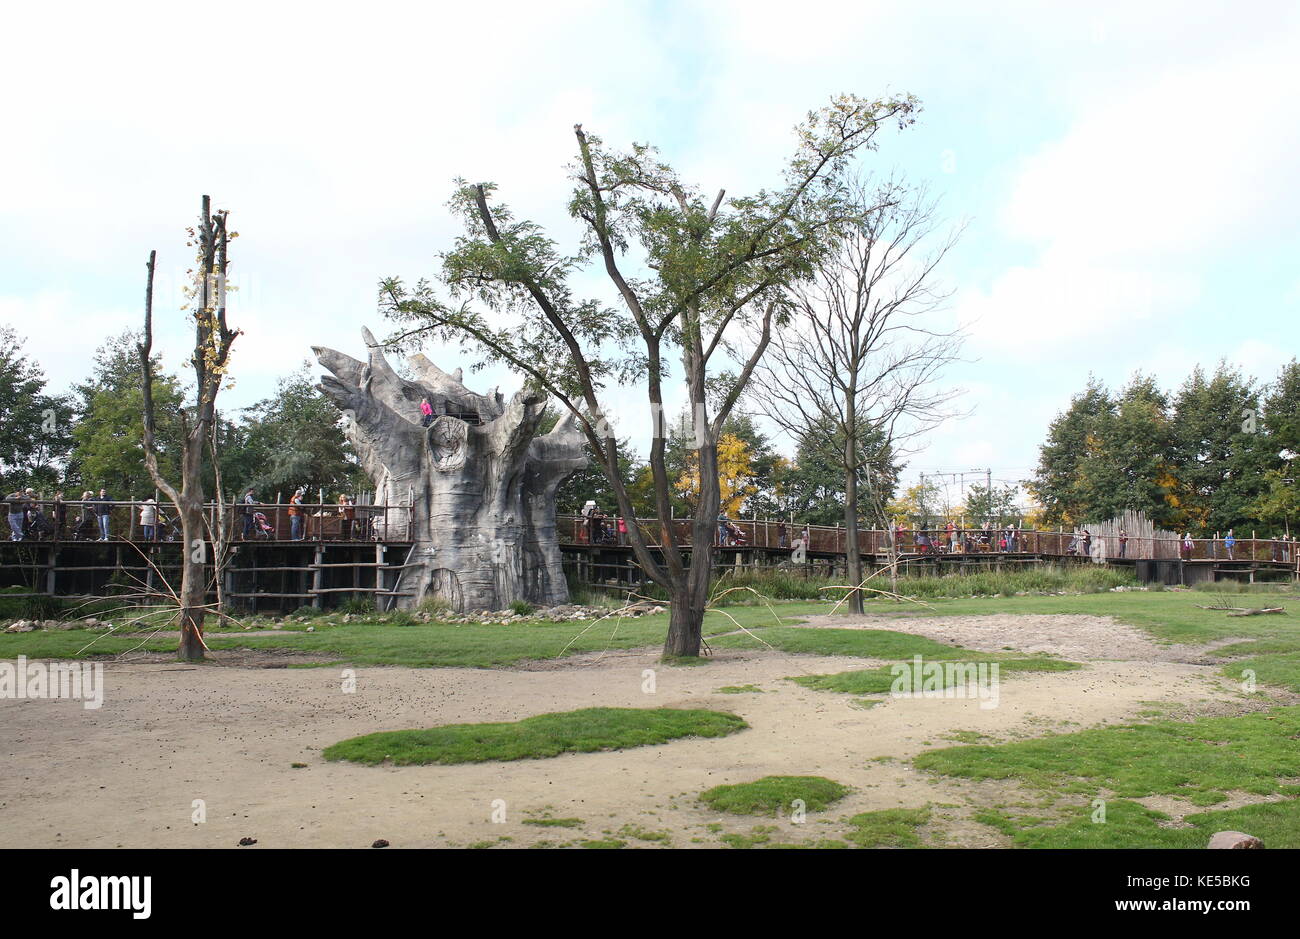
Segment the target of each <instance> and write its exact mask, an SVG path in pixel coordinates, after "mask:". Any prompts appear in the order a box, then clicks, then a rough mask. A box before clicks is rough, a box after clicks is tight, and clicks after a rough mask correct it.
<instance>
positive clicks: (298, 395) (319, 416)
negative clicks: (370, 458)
mask: <svg viewBox="0 0 1300 939" xmlns="http://www.w3.org/2000/svg"><path fill="white" fill-rule="evenodd" d="M342 419H343V418H342V415H341V414H340V413H339V411H338V409H337V408H335V407H334V405H333V404H331V403H330V401H329V400H328V399H327V398H326V397H325V395H324V394H322V393H321V392H320V391H319V390H318V389H317V388H316V385H315V381H314V379H313V374H312V371H311V366H310V364H309V363H307V362H303V363H302V365H301V367H300V368H299V369H298V370H297V371H296V372H294V373H293V374H291V375H288V376H286V377H284V378H282V379H280V381H279V382H278V384H277V385H276V390H275V394H274V395H272V396H271V397H270V398H267V399H265V400H263V401H259V402H258V403H257V404H255V405H253V406H252V407H250V408H247V409H246V410H245V411H244V424H243V426H242V427H241V432H242V434H243V441H242V444H241V446H239V447H238V448H237V450H235V451H234V452H230V453H228V454H227V455H226V460H227V465H225V466H223V474H224V476H225V479H226V483H227V486H228V487H229V488H232V489H233V488H234V487H235V486H236V484H237V483H238V486H239V488H240V491H241V493H242V490H243V489H245V488H247V487H249V486H251V487H253V488H254V489H256V490H257V491H258V493H259V494H261V500H262V501H270V500H271V499H273V498H274V496H275V493H277V492H280V493H283V494H284V498H285V499H288V498H289V495H290V494H291V493H292V492H293V491H294V490H295V489H297V488H298V487H299V486H307V487H308V489H309V491H316V490H319V489H324V490H325V492H326V498H327V499H330V500H331V501H332V500H333V499H335V498H337V494H338V493H340V492H348V493H351V492H356V491H357V490H358V489H368V488H369V487H370V483H369V481H368V480H367V479H366V477H365V474H364V473H363V472H362V471H361V468H360V467H359V466H358V464H357V461H356V455H355V454H354V453H353V452H352V447H351V445H350V444H349V443H348V441H347V439H346V437H345V436H344V433H343V425H342ZM239 481H242V482H239Z"/></svg>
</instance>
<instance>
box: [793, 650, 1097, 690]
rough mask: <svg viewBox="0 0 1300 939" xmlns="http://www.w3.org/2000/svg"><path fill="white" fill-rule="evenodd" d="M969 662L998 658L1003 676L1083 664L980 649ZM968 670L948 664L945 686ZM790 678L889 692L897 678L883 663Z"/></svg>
mask: <svg viewBox="0 0 1300 939" xmlns="http://www.w3.org/2000/svg"><path fill="white" fill-rule="evenodd" d="M967 662H970V663H972V664H976V665H978V664H979V663H981V662H988V663H994V662H996V663H997V666H998V674H999V676H1000V675H1001V673H1002V672H1068V671H1073V670H1074V669H1077V668H1081V666H1080V665H1079V664H1078V663H1077V662H1066V661H1064V660H1063V659H1053V658H1048V657H1047V656H1041V655H1040V656H1032V657H1029V658H997V657H994V656H990V655H984V654H980V653H976V654H975V655H974V656H972V657H971V658H970V659H964V660H963V661H962V664H963V665H964V664H966V663H967ZM954 664H955V663H954ZM909 668H910V666H909ZM966 672H967V670H965V669H955V668H954V669H947V668H945V669H944V672H943V688H944V689H947V688H955V687H958V686H964V685H966V684H967V683H968V677H969V676H968V675H967V674H966ZM909 674H910V672H909ZM789 680H790V681H793V682H795V683H796V684H799V685H803V686H804V687H805V688H812V689H814V690H816V691H836V692H840V693H842V694H888V693H889V692H890V691H891V690H892V689H893V687H894V683H895V681H896V680H897V678H896V676H895V675H894V673H893V666H890V665H882V666H880V667H879V668H863V669H853V670H851V671H847V672H833V673H831V674H828V675H798V676H795V677H793V678H790V679H789Z"/></svg>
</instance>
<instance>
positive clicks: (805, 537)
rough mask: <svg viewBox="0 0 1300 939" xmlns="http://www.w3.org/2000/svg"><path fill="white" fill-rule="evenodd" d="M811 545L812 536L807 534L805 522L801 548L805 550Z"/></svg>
mask: <svg viewBox="0 0 1300 939" xmlns="http://www.w3.org/2000/svg"><path fill="white" fill-rule="evenodd" d="M811 547H812V538H811V536H810V535H809V534H808V526H807V525H806V524H805V525H804V527H803V549H804V550H805V551H807V550H808V549H809V548H811Z"/></svg>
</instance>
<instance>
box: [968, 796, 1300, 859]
mask: <svg viewBox="0 0 1300 939" xmlns="http://www.w3.org/2000/svg"><path fill="white" fill-rule="evenodd" d="M974 817H975V820H976V821H978V822H981V823H983V824H985V825H990V826H992V827H994V828H996V829H998V830H999V831H1001V832H1002V833H1003V834H1005V835H1007V836H1008V837H1009V838H1010V839H1011V841H1012V844H1013V845H1014V846H1015V847H1018V848H1184V849H1187V848H1197V849H1199V848H1204V847H1205V846H1206V845H1207V844H1208V843H1209V841H1210V836H1211V835H1213V834H1214V833H1215V832H1216V831H1244V832H1247V833H1249V834H1252V835H1254V836H1255V837H1256V838H1259V839H1260V840H1261V841H1263V842H1264V844H1265V846H1266V847H1269V848H1292V849H1294V848H1300V800H1296V799H1288V800H1286V801H1283V802H1264V803H1259V804H1256V805H1247V806H1243V807H1242V808H1239V809H1230V810H1227V811H1220V812H1200V813H1197V814H1195V815H1188V816H1187V817H1186V818H1184V819H1183V822H1184V824H1185V825H1188V826H1190V827H1179V828H1175V827H1168V826H1167V825H1164V824H1162V823H1167V822H1168V821H1170V818H1169V816H1167V815H1165V814H1164V813H1163V812H1157V811H1154V810H1152V809H1148V808H1146V807H1144V806H1142V805H1139V804H1138V803H1136V802H1130V801H1128V800H1126V799H1113V800H1111V801H1109V802H1107V803H1106V815H1105V821H1104V822H1094V821H1093V820H1092V818H1093V809H1092V807H1091V805H1085V806H1078V807H1075V808H1074V809H1072V811H1071V812H1070V815H1069V817H1068V818H1067V819H1066V820H1065V821H1064V822H1060V823H1057V824H1035V822H1041V820H1039V819H1026V818H1017V817H1015V816H1012V815H1009V814H1007V813H1006V812H1003V811H1001V810H997V809H990V810H985V811H982V812H979V813H976V815H975V816H974Z"/></svg>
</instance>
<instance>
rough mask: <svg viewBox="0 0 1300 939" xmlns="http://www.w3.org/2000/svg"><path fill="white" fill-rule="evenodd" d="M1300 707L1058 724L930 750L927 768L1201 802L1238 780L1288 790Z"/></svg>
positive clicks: (1296, 759) (1244, 785)
mask: <svg viewBox="0 0 1300 939" xmlns="http://www.w3.org/2000/svg"><path fill="white" fill-rule="evenodd" d="M1297 739H1300V707H1284V708H1275V709H1273V710H1271V711H1269V712H1267V713H1256V714H1247V715H1243V716H1239V717H1206V718H1201V719H1200V720H1196V721H1192V722H1187V723H1184V722H1175V721H1157V722H1153V723H1150V724H1130V725H1123V726H1118V727H1106V728H1098V729H1093V730H1084V731H1079V732H1076V733H1070V734H1053V735H1050V736H1047V737H1041V738H1038V739H1035V740H1023V741H1016V742H1013V743H1004V744H998V745H994V746H963V747H953V748H947V749H943V750H935V751H932V752H929V753H923V754H921V755H920V756H918V757H916V758H915V760H913V763H914V765H915V766H916V767H917V768H918V769H921V770H925V771H927V772H932V773H940V774H944V775H948V776H961V777H965V778H968V779H1017V780H1019V781H1021V782H1022V783H1024V784H1026V785H1029V786H1031V787H1033V788H1036V789H1040V790H1045V791H1055V792H1076V793H1086V794H1096V793H1098V792H1100V791H1101V790H1107V791H1109V792H1111V793H1114V795H1115V796H1116V797H1119V798H1130V799H1132V798H1141V797H1144V796H1151V795H1171V796H1178V797H1181V798H1183V799H1187V800H1189V801H1191V802H1193V803H1194V804H1198V805H1212V804H1214V803H1215V802H1221V801H1223V799H1224V798H1225V795H1224V794H1225V793H1226V792H1228V791H1230V790H1241V791H1244V792H1249V793H1256V794H1259V795H1268V794H1272V793H1276V792H1284V791H1288V790H1287V787H1286V784H1285V783H1283V782H1280V781H1279V779H1280V778H1282V777H1295V776H1300V746H1298V745H1297V743H1296V741H1297Z"/></svg>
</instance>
